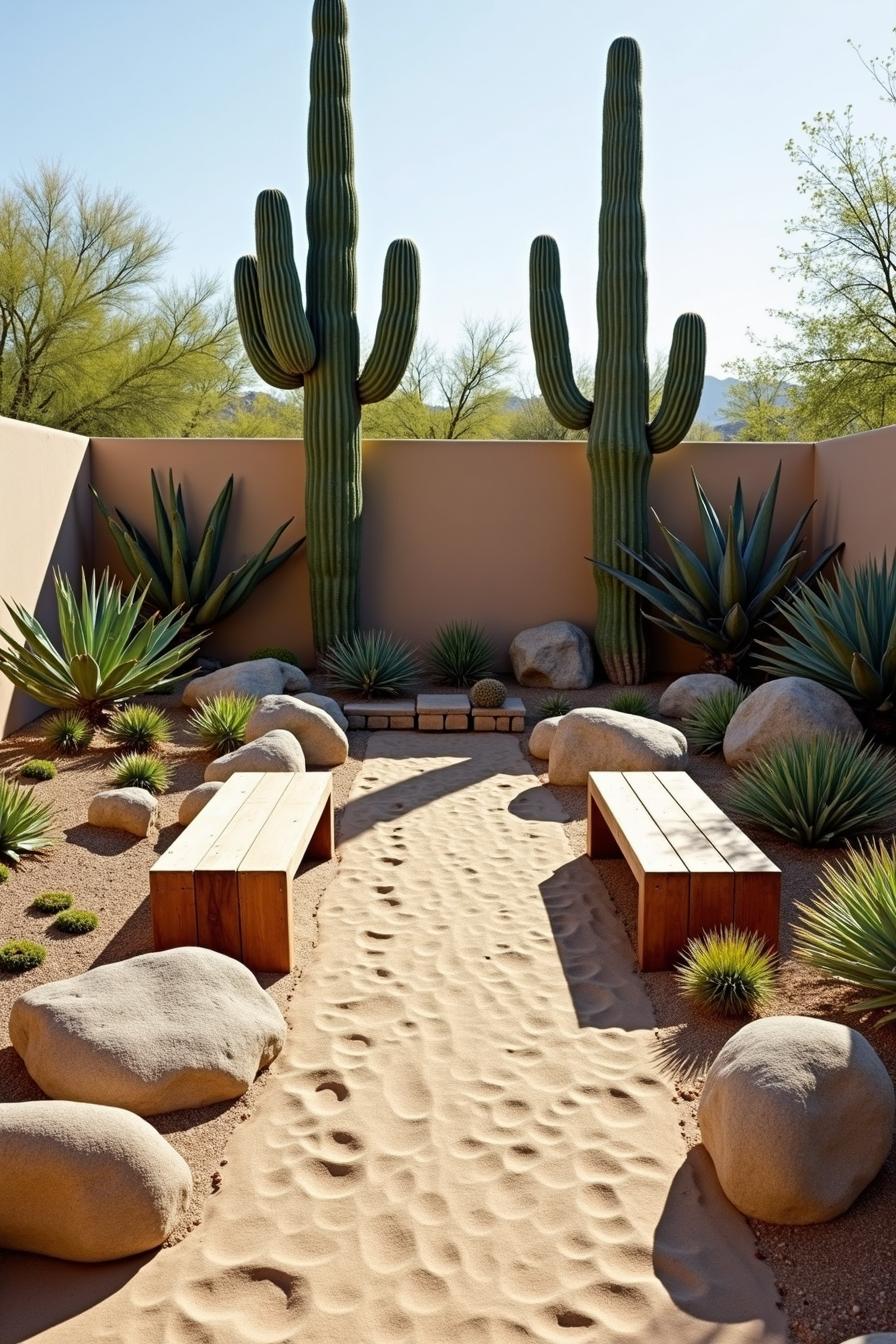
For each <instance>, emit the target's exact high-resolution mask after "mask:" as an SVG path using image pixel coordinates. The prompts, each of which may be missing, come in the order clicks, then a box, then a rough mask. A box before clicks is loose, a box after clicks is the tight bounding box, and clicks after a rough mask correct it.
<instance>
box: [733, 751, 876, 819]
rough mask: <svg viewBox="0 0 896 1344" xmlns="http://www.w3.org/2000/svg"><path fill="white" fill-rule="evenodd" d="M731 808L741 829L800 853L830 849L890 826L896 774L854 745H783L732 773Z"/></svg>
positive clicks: (872, 752) (869, 752)
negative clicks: (781, 839)
mask: <svg viewBox="0 0 896 1344" xmlns="http://www.w3.org/2000/svg"><path fill="white" fill-rule="evenodd" d="M731 802H732V805H733V807H734V809H735V810H736V811H737V812H738V813H740V815H741V816H742V817H743V818H744V819H745V820H746V821H752V822H755V823H756V824H757V825H759V826H767V827H768V828H769V829H770V830H773V831H777V832H778V833H779V835H784V836H786V837H787V838H788V839H789V840H795V841H796V842H797V844H799V845H831V844H836V843H837V842H838V841H840V840H845V839H849V838H851V837H853V836H857V835H863V834H867V833H869V832H873V831H879V830H883V829H885V828H886V827H887V826H888V825H889V824H890V823H891V822H892V820H893V815H894V812H896V766H894V763H893V759H892V757H891V756H890V755H888V754H886V753H885V752H884V751H883V750H882V749H881V748H880V747H874V746H870V745H866V744H865V743H863V742H862V740H861V738H858V737H844V736H841V735H832V736H830V737H814V738H811V739H810V740H809V741H803V742H798V741H788V742H782V743H781V744H780V746H777V747H775V748H773V749H772V750H771V751H769V752H768V753H767V754H766V755H764V756H762V757H760V759H759V760H758V761H756V762H754V763H753V764H752V765H747V766H744V767H743V768H742V769H740V770H738V772H737V775H736V778H735V782H734V786H733V788H732V792H731Z"/></svg>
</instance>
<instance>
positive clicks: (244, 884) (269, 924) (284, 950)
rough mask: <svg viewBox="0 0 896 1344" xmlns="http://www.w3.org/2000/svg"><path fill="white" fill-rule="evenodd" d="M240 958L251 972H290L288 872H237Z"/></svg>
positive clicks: (290, 885)
mask: <svg viewBox="0 0 896 1344" xmlns="http://www.w3.org/2000/svg"><path fill="white" fill-rule="evenodd" d="M239 881H240V924H241V927H242V938H243V951H242V960H243V961H244V962H245V963H246V965H247V966H250V967H251V968H252V970H253V971H291V970H292V968H293V963H294V954H293V916H292V874H291V873H240V880H239Z"/></svg>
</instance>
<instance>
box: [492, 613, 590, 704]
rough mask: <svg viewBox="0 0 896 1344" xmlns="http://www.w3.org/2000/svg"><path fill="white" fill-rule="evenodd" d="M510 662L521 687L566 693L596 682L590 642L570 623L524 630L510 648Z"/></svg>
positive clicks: (561, 622) (552, 624)
mask: <svg viewBox="0 0 896 1344" xmlns="http://www.w3.org/2000/svg"><path fill="white" fill-rule="evenodd" d="M510 661H511V663H512V665H513V675H514V677H515V678H516V680H517V681H518V682H519V684H520V685H521V686H551V687H554V688H555V689H557V690H566V689H569V688H570V687H573V686H590V685H591V682H592V680H593V678H594V658H593V656H592V653H591V641H590V640H589V638H588V636H587V635H586V634H585V631H584V630H580V629H579V627H578V626H577V625H573V624H572V622H571V621H549V622H548V624H547V625H534V626H532V628H531V629H529V630H521V631H520V633H519V634H518V635H517V636H516V638H515V639H514V641H513V643H512V644H511V646H510Z"/></svg>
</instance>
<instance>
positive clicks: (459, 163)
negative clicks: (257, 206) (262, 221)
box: [0, 0, 896, 374]
mask: <svg viewBox="0 0 896 1344" xmlns="http://www.w3.org/2000/svg"><path fill="white" fill-rule="evenodd" d="M350 12H351V33H350V43H351V58H352V74H353V89H354V114H355V142H356V154H357V178H358V189H359V195H360V204H361V240H360V250H359V268H360V277H359V278H360V318H361V326H362V332H363V333H365V335H368V336H369V335H370V334H371V333H372V330H373V326H374V323H375V321H376V314H377V305H378V302H379V287H380V276H381V266H382V257H383V253H384V251H385V248H386V246H387V244H388V242H389V240H390V239H391V238H392V237H395V236H401V235H406V236H410V237H412V238H414V239H415V240H416V242H417V244H418V246H419V247H420V251H421V254H422V259H423V300H422V310H421V330H422V332H423V333H424V334H426V335H428V336H432V337H434V338H435V339H437V340H439V341H440V342H443V343H445V344H448V343H451V342H452V341H453V340H454V339H455V337H456V334H457V328H458V323H459V321H460V319H461V318H462V316H463V315H464V313H469V314H471V315H474V316H475V315H478V316H490V315H492V314H495V313H497V314H500V315H503V316H506V317H518V318H520V319H522V320H523V323H524V325H523V329H522V333H521V344H522V348H523V352H524V355H526V354H528V334H527V331H526V328H525V317H526V311H527V301H528V300H527V258H528V249H529V244H530V241H531V239H532V237H533V235H535V234H536V233H541V232H548V233H553V234H554V235H555V236H556V237H557V239H558V241H559V243H560V248H561V255H562V258H563V271H564V282H565V293H566V302H567V312H568V316H569V323H570V328H571V332H572V341H573V346H574V350H575V352H576V354H577V355H579V356H587V357H588V358H589V359H590V358H591V357H592V355H593V351H594V343H595V317H594V283H595V271H596V264H597V255H596V254H597V242H596V235H597V212H598V202H599V189H600V160H599V151H600V111H601V99H602V94H603V70H604V62H605V57H606V49H607V45H608V43H609V42H610V41H611V40H612V38H613V37H615V36H617V35H618V34H620V33H630V34H631V35H633V36H634V37H636V38H637V39H638V41H639V42H640V43H641V47H642V51H643V57H644V94H645V192H644V198H645V205H646V209H647V238H648V265H649V274H650V340H651V347H652V349H660V348H664V347H665V346H667V345H668V341H669V338H670V335H671V330H672V323H673V321H674V319H675V316H676V315H677V313H678V312H679V311H681V310H682V309H696V310H697V311H699V312H702V313H703V315H704V317H705V319H706V324H707V328H708V337H709V354H708V371H709V372H712V373H716V374H721V373H722V372H723V368H722V366H723V364H724V362H725V361H726V360H729V359H731V358H733V357H736V356H737V355H738V354H741V353H747V352H748V350H749V346H748V342H747V339H746V330H747V328H748V327H752V328H754V329H755V330H757V331H758V332H759V333H766V332H768V331H769V330H770V325H771V324H770V320H769V319H768V318H767V317H766V309H767V308H769V307H772V306H775V305H778V304H779V303H781V302H786V301H787V289H786V287H785V286H784V283H783V281H781V280H779V279H777V278H776V277H774V276H773V275H772V274H771V273H770V272H771V267H772V266H773V265H774V263H775V261H776V249H777V246H778V244H779V243H780V242H781V241H782V238H783V224H784V220H785V219H786V218H787V217H788V216H789V215H792V214H793V213H794V212H795V211H796V209H797V208H798V199H797V197H796V192H795V172H794V169H793V166H792V165H791V164H790V162H789V160H788V158H787V155H786V154H785V151H784V143H785V141H786V140H787V139H788V137H789V136H791V135H793V134H797V133H798V132H799V127H800V122H801V121H802V120H803V119H805V118H808V117H810V116H811V115H812V114H813V113H815V112H816V111H818V110H822V109H824V110H827V109H839V108H841V107H842V106H844V105H845V104H847V103H852V104H854V107H855V111H856V118H857V122H858V124H859V125H860V126H861V127H863V128H867V129H868V130H874V129H876V130H881V131H884V132H885V133H889V134H891V135H892V136H893V138H894V139H896V116H894V113H893V110H892V108H887V107H886V106H885V105H884V104H882V103H881V102H880V100H879V98H878V96H877V92H876V90H875V89H874V87H873V85H872V84H871V81H870V79H869V78H868V76H867V75H866V74H865V72H864V71H863V70H862V68H861V66H860V65H859V62H858V60H857V59H856V57H855V55H854V54H853V52H852V51H851V50H850V49H849V47H848V46H847V39H848V38H853V39H854V40H855V41H857V42H860V43H861V44H862V45H863V47H864V49H865V50H866V52H867V53H868V54H872V53H873V54H883V52H884V51H885V50H887V48H888V47H889V46H890V45H891V28H892V27H893V25H894V23H896V4H894V3H893V0H861V3H859V4H848V3H845V0H740V2H739V3H733V4H732V3H729V4H724V3H719V0H678V3H670V2H669V0H350ZM310 14H311V0H41V3H37V0H0V32H2V35H3V45H4V49H5V52H6V59H5V62H4V80H3V84H4V89H3V93H4V103H5V111H6V116H5V125H6V133H5V135H4V136H3V138H2V150H0V174H2V178H3V180H4V181H8V180H9V179H10V178H11V177H13V176H15V175H16V174H17V173H19V172H20V171H28V170H29V169H31V168H32V167H33V166H34V164H35V163H36V162H37V161H38V160H40V159H42V158H43V159H51V160H59V161H60V162H61V163H62V164H64V165H66V166H68V167H71V168H72V169H75V170H76V171H77V172H79V173H82V174H84V175H85V176H87V177H88V178H89V179H90V180H91V181H93V182H94V183H96V184H100V185H103V186H108V187H112V186H116V187H120V188H123V189H125V190H127V191H129V192H131V193H132V194H133V195H134V196H135V197H136V198H137V199H138V200H139V201H140V202H141V203H142V205H143V206H144V207H145V208H146V209H147V210H149V211H150V212H152V213H153V214H154V215H156V216H158V217H159V218H160V219H162V220H164V221H166V222H167V224H168V225H169V226H170V230H171V233H172V236H173V238H174V241H175V248H174V251H173V253H172V256H171V262H170V265H171V270H172V273H173V274H174V275H176V276H179V277H186V276H188V275H189V274H190V273H191V272H192V271H194V270H198V269H202V270H206V271H212V272H220V273H221V274H222V275H224V276H225V278H226V280H227V283H228V284H229V279H230V275H231V272H232V267H233V262H234V260H235V258H236V256H237V255H238V254H239V253H241V252H244V251H251V250H252V248H253V240H252V211H253V204H254V199H255V195H256V193H257V191H258V190H259V189H260V188H262V187H266V186H279V187H282V188H283V189H284V190H285V191H287V192H288V194H289V196H290V198H291V202H292V205H293V218H294V220H297V221H298V224H299V228H300V229H301V226H302V224H303V221H304V191H305V122H306V110H307V81H308V54H309V47H310ZM300 247H301V248H302V249H303V247H304V244H303V243H302V242H300ZM300 263H301V264H302V265H303V257H302V258H301V259H300Z"/></svg>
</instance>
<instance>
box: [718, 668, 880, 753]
mask: <svg viewBox="0 0 896 1344" xmlns="http://www.w3.org/2000/svg"><path fill="white" fill-rule="evenodd" d="M828 733H845V734H847V735H848V736H850V737H859V736H861V733H862V725H861V724H860V723H859V720H858V719H857V718H856V716H855V714H854V713H853V711H852V709H851V708H850V706H849V705H848V704H847V703H846V701H845V700H844V699H843V696H842V695H838V694H837V692H836V691H832V690H831V689H830V688H829V687H827V686H822V685H821V683H820V682H818V681H810V680H809V678H808V677H779V678H778V680H777V681H767V682H766V683H765V684H764V685H763V686H759V687H757V689H756V690H755V691H753V693H752V695H748V696H747V698H746V700H745V701H744V702H743V704H742V705H738V707H737V709H736V710H735V711H734V714H733V715H732V717H731V721H730V723H729V724H728V728H727V730H726V732H725V741H724V743H723V746H722V750H723V753H724V756H725V760H726V762H727V763H728V765H750V764H752V762H753V761H755V760H757V759H758V758H759V757H760V756H761V755H763V753H764V752H766V751H768V750H769V748H771V747H775V746H778V745H780V743H781V742H783V741H786V740H787V739H788V738H790V739H797V740H800V741H806V740H807V739H809V738H813V737H820V736H823V735H825V734H828Z"/></svg>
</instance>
